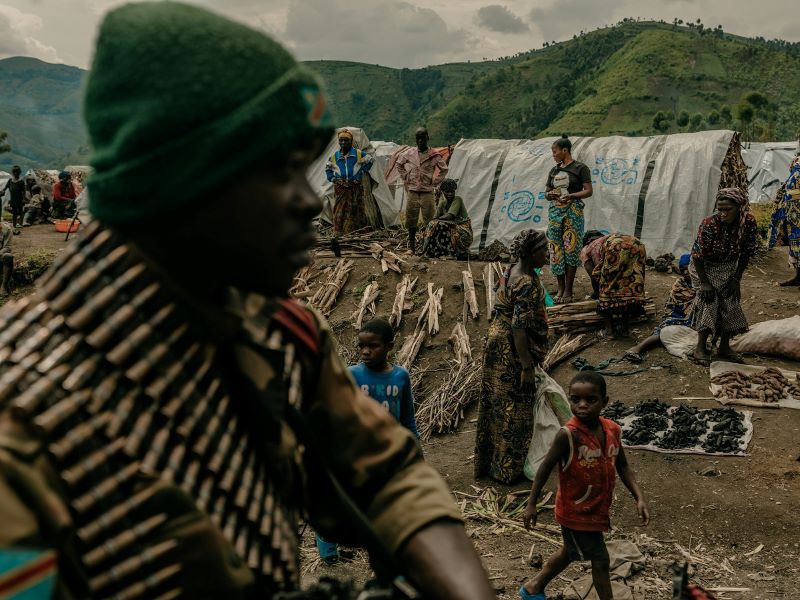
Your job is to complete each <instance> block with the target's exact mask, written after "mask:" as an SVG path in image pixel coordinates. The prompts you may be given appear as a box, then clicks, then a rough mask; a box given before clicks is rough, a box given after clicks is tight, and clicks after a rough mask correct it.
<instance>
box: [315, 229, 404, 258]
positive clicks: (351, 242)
mask: <svg viewBox="0 0 800 600" xmlns="http://www.w3.org/2000/svg"><path fill="white" fill-rule="evenodd" d="M332 240H333V231H332V230H325V231H322V232H321V233H320V235H319V236H318V238H317V243H316V245H315V248H316V255H317V256H320V257H329V256H333V252H332V251H331V250H330V248H331V241H332ZM336 242H337V244H338V246H339V249H340V251H341V253H342V255H346V256H364V257H368V256H372V254H373V251H372V249H371V248H370V247H371V246H372V244H373V243H376V242H377V243H379V244H380V245H381V247H382V248H385V249H386V248H391V249H392V250H394V251H398V250H400V249H401V248H405V246H406V244H407V241H406V234H405V232H404V231H403V230H402V229H396V228H393V229H378V230H373V229H369V228H366V229H361V230H359V231H355V232H353V233H351V234H348V235H343V236H341V237H339V238H338V239H337V240H336Z"/></svg>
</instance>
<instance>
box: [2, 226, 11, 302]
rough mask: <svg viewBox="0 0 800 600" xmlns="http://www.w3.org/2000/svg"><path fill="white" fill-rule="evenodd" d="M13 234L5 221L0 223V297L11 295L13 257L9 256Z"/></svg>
mask: <svg viewBox="0 0 800 600" xmlns="http://www.w3.org/2000/svg"><path fill="white" fill-rule="evenodd" d="M13 233H14V230H13V229H12V227H11V225H9V224H8V223H7V222H6V221H3V222H2V223H0V262H2V264H3V279H2V282H0V296H8V295H9V294H10V293H11V276H12V275H13V274H14V255H13V254H11V240H12V239H13Z"/></svg>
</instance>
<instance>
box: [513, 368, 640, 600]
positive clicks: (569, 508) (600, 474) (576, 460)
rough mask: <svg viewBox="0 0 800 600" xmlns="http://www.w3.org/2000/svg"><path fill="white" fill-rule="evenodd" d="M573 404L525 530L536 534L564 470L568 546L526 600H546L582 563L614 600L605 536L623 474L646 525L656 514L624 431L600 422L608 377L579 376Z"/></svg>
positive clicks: (605, 598)
mask: <svg viewBox="0 0 800 600" xmlns="http://www.w3.org/2000/svg"><path fill="white" fill-rule="evenodd" d="M569 404H570V408H571V409H572V414H573V415H574V416H573V417H572V418H571V419H570V420H569V421H567V424H566V425H565V426H564V427H562V428H561V430H560V431H559V432H558V433H557V434H556V437H555V440H553V445H552V446H551V448H550V451H549V452H548V453H547V456H545V458H544V461H542V464H541V465H540V466H539V470H538V471H537V472H536V478H535V479H534V481H533V485H532V486H531V493H530V496H529V497H528V504H527V506H526V507H525V513H524V515H523V524H524V525H525V528H526V529H528V530H531V529H533V528H534V527H535V526H536V520H537V515H536V513H537V510H538V508H537V504H538V502H539V496H540V495H541V493H542V489H544V486H545V484H546V483H547V479H548V478H549V477H550V473H551V472H552V471H553V469H554V468H556V466H558V492H557V494H556V508H555V518H556V522H557V523H558V524H559V525H561V534H562V536H563V539H564V542H563V545H562V546H561V549H560V550H559V551H558V552H556V553H555V554H553V555H552V556H551V557H550V558H548V559H547V562H546V563H545V564H544V566H543V567H542V570H541V571H540V572H539V574H538V575H537V576H536V577H535V578H534V579H533V580H532V581H527V582H525V584H524V585H523V586H522V587H521V588H520V590H519V596H520V598H522V600H546V598H547V597H546V596H545V593H544V588H545V587H546V586H547V584H548V583H550V582H551V581H552V580H553V579H554V578H555V577H556V576H558V574H559V573H561V572H562V571H564V569H566V568H567V567H568V566H569V564H570V563H571V562H572V561H576V560H589V561H591V562H592V581H593V583H594V588H595V590H596V591H597V595H598V596H599V597H600V600H611V599H612V598H613V594H612V591H611V579H610V575H609V556H608V549H607V548H606V543H605V540H604V539H603V532H604V531H608V530H609V529H610V528H611V521H610V519H609V509H610V508H611V501H612V500H613V498H614V485H615V483H616V475H617V474H619V478H620V480H621V481H622V483H624V484H625V487H626V488H628V491H629V492H630V493H631V495H632V496H633V499H634V501H635V502H636V511H637V512H638V513H639V517H640V518H641V520H642V525H647V524H648V523H649V522H650V510H649V509H648V507H647V503H646V502H645V499H644V496H643V495H642V491H641V490H640V489H639V485H638V484H637V483H636V477H635V476H634V473H633V470H632V469H631V467H630V465H629V464H628V459H627V458H626V456H625V451H624V450H623V449H622V440H621V439H620V432H621V429H620V426H619V425H617V424H616V423H615V422H614V421H612V420H610V419H606V418H605V417H601V416H600V413H601V412H602V410H603V409H604V408H605V407H606V406H607V405H608V394H607V392H606V381H605V379H604V378H603V376H602V375H600V374H599V373H596V372H594V371H582V372H580V373H578V374H577V375H576V376H575V377H574V378H573V380H572V382H571V383H570V386H569Z"/></svg>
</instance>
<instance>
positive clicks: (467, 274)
mask: <svg viewBox="0 0 800 600" xmlns="http://www.w3.org/2000/svg"><path fill="white" fill-rule="evenodd" d="M461 279H462V283H463V286H464V320H466V319H467V317H472V318H473V319H477V318H478V317H479V316H480V309H479V308H478V295H477V294H476V293H475V281H474V280H473V279H472V271H470V270H469V269H466V270H464V271H461Z"/></svg>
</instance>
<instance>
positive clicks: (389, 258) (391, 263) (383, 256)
mask: <svg viewBox="0 0 800 600" xmlns="http://www.w3.org/2000/svg"><path fill="white" fill-rule="evenodd" d="M369 249H370V252H371V253H372V258H374V259H375V260H377V261H379V262H380V263H381V271H383V273H384V274H386V273H388V272H389V269H391V270H392V271H394V272H395V273H402V272H403V269H402V267H401V265H402V264H403V263H404V262H405V261H404V260H403V259H401V258H400V257H399V256H397V254H395V253H394V252H389V251H388V250H386V249H384V247H383V246H381V245H380V244H379V243H378V242H373V243H371V244H370V245H369Z"/></svg>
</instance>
